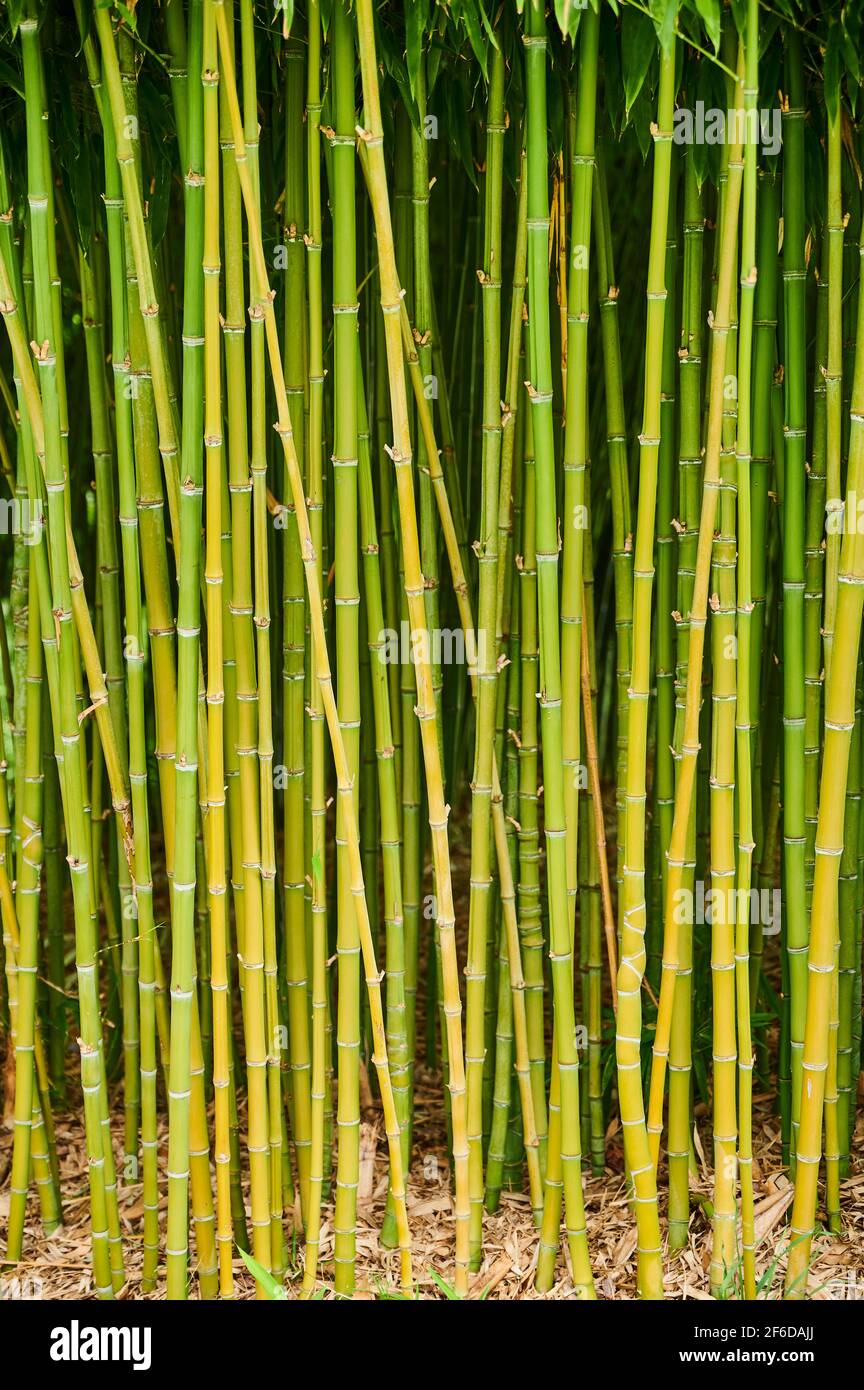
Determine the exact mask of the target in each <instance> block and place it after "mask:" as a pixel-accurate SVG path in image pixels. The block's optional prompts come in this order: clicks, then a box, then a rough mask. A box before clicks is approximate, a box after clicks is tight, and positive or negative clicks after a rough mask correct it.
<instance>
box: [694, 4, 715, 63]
mask: <svg viewBox="0 0 864 1390" xmlns="http://www.w3.org/2000/svg"><path fill="white" fill-rule="evenodd" d="M696 8H697V10H698V11H699V14H700V16H701V18H702V23H703V24H704V25H705V32H706V34H707V35H708V37H709V39H710V40H711V43H712V44H713V45H714V52H715V53H718V52H719V51H720V0H696Z"/></svg>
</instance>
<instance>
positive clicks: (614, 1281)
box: [0, 1068, 864, 1300]
mask: <svg viewBox="0 0 864 1390" xmlns="http://www.w3.org/2000/svg"><path fill="white" fill-rule="evenodd" d="M418 1082H419V1085H418V1090H417V1095H416V1102H417V1127H416V1146H415V1154H416V1155H417V1157H416V1158H415V1162H414V1165H413V1168H412V1171H411V1175H410V1180H409V1185H408V1211H409V1219H410V1223H411V1233H412V1240H413V1248H414V1269H415V1279H416V1283H417V1289H418V1293H419V1295H420V1297H422V1298H443V1297H445V1296H446V1295H445V1293H444V1292H443V1291H442V1289H441V1287H440V1285H439V1284H438V1283H436V1281H435V1279H434V1277H433V1274H432V1272H431V1271H435V1273H436V1274H438V1275H439V1276H441V1278H443V1279H444V1280H445V1281H452V1278H453V1219H452V1218H453V1209H452V1202H451V1197H450V1186H449V1176H450V1175H449V1171H448V1166H447V1158H446V1144H445V1136H444V1133H443V1131H442V1129H441V1124H440V1113H441V1092H440V1077H438V1076H436V1075H435V1074H433V1073H430V1072H428V1071H425V1070H424V1069H423V1068H421V1069H420V1071H419V1075H418ZM366 1096H367V1099H371V1097H370V1096H369V1092H368V1090H367V1092H366ZM114 1113H115V1114H116V1115H121V1114H122V1110H121V1109H115V1110H114ZM707 1123H708V1122H707V1121H705V1120H704V1119H703V1121H702V1124H703V1126H707ZM701 1140H702V1145H704V1153H700V1154H699V1159H700V1163H701V1165H702V1172H703V1180H702V1182H701V1183H700V1185H699V1189H698V1190H699V1192H700V1193H702V1194H704V1195H705V1196H706V1197H710V1192H711V1175H710V1171H709V1169H708V1167H707V1163H706V1161H705V1157H704V1154H709V1153H710V1132H709V1129H708V1128H707V1127H704V1128H703V1131H702V1135H701ZM57 1142H58V1149H59V1158H60V1165H61V1171H62V1186H63V1211H64V1217H65V1223H66V1224H65V1225H64V1226H63V1227H62V1228H61V1229H60V1230H58V1231H56V1232H55V1233H54V1234H53V1235H52V1236H51V1237H50V1238H48V1239H46V1238H45V1237H44V1235H43V1234H42V1229H41V1225H40V1222H39V1212H38V1204H37V1202H36V1199H35V1197H34V1198H33V1199H32V1200H31V1203H30V1208H29V1222H28V1228H27V1237H26V1244H25V1260H24V1262H23V1263H22V1265H21V1266H19V1268H18V1270H17V1271H16V1273H17V1275H18V1277H19V1279H20V1280H21V1281H22V1287H28V1286H29V1289H30V1291H31V1293H32V1292H34V1291H37V1290H39V1291H41V1296H42V1297H43V1298H52V1299H78V1298H87V1297H90V1296H92V1295H91V1281H90V1253H89V1252H90V1240H89V1202H88V1192H87V1159H86V1152H85V1147H84V1134H83V1127H82V1125H81V1123H80V1122H79V1120H78V1117H77V1116H76V1115H75V1114H65V1115H58V1117H57ZM115 1143H116V1146H117V1159H118V1169H119V1171H121V1172H122V1153H121V1149H122V1132H121V1130H120V1129H118V1130H117V1133H116V1135H115ZM700 1147H701V1146H700ZM11 1151H12V1134H11V1131H10V1130H4V1131H3V1132H2V1133H0V1241H3V1242H4V1243H5V1221H6V1216H7V1214H8V1209H9V1194H8V1183H9V1165H10V1161H11ZM607 1153H608V1159H609V1166H608V1167H607V1169H606V1172H605V1174H604V1176H603V1177H602V1178H593V1177H591V1178H586V1179H585V1195H586V1207H587V1218H588V1230H589V1239H590V1246H591V1256H592V1261H593V1267H594V1275H595V1280H596V1285H597V1294H598V1297H599V1298H601V1299H629V1298H633V1297H635V1292H636V1259H635V1244H636V1228H635V1224H634V1221H633V1219H632V1217H631V1214H630V1212H629V1210H628V1206H627V1197H626V1192H625V1185H624V1180H623V1177H622V1174H621V1171H620V1170H621V1157H622V1155H621V1149H620V1132H618V1131H616V1129H615V1126H614V1124H613V1128H612V1132H611V1133H610V1135H609V1142H608V1146H607ZM754 1153H755V1156H756V1162H755V1164H754V1179H755V1183H756V1203H757V1205H756V1231H757V1240H759V1242H760V1249H759V1260H758V1271H759V1274H762V1273H763V1272H764V1271H765V1270H766V1269H768V1270H769V1275H768V1280H767V1281H766V1283H767V1285H768V1286H767V1287H766V1288H765V1290H764V1295H763V1296H766V1297H769V1298H771V1297H773V1298H777V1297H779V1296H780V1292H781V1289H782V1269H783V1263H782V1258H781V1260H780V1261H779V1263H776V1268H775V1270H774V1272H773V1278H772V1276H771V1270H770V1266H771V1265H772V1263H774V1262H775V1261H776V1258H777V1255H778V1253H779V1252H780V1251H782V1248H783V1246H784V1244H785V1240H786V1235H785V1230H786V1222H787V1220H788V1209H789V1206H790V1203H791V1200H792V1187H791V1184H790V1183H789V1181H788V1179H787V1177H786V1176H785V1174H784V1172H783V1170H782V1167H781V1163H780V1131H779V1122H778V1120H777V1119H776V1117H775V1116H774V1115H773V1114H772V1113H771V1107H770V1098H769V1097H768V1096H764V1097H757V1100H756V1104H755V1106H754ZM362 1154H363V1161H362V1168H361V1183H360V1200H359V1222H358V1224H359V1229H358V1238H357V1263H358V1294H357V1296H358V1297H360V1298H367V1299H374V1298H379V1297H382V1296H383V1297H386V1296H387V1295H388V1293H389V1294H390V1296H392V1295H393V1294H394V1293H395V1291H396V1290H397V1288H398V1257H397V1255H396V1254H395V1253H394V1252H393V1251H389V1250H385V1249H383V1247H382V1246H381V1245H380V1244H379V1240H378V1232H379V1230H380V1226H381V1220H382V1217H383V1213H384V1203H385V1198H386V1191H387V1152H386V1144H385V1143H384V1142H383V1141H382V1130H381V1127H380V1119H379V1117H378V1116H377V1115H376V1113H375V1111H374V1110H372V1109H369V1110H367V1119H366V1122H365V1123H364V1127H363V1131H362ZM842 1198H843V1202H842V1206H843V1212H844V1229H843V1233H842V1234H841V1235H838V1236H835V1235H829V1234H827V1233H826V1234H824V1235H822V1236H820V1237H819V1238H818V1240H817V1241H816V1243H815V1247H814V1260H813V1265H812V1276H811V1297H813V1298H817V1299H839V1300H846V1299H856V1298H857V1299H864V1117H861V1116H859V1122H858V1129H857V1134H856V1142H855V1159H854V1163H853V1171H852V1175H851V1177H850V1178H849V1179H848V1180H847V1181H846V1182H845V1183H844V1184H843V1189H842ZM163 1202H164V1199H163ZM141 1215H142V1207H141V1188H140V1186H134V1185H133V1186H128V1187H124V1188H122V1189H121V1220H122V1222H123V1226H124V1248H125V1253H126V1267H127V1275H128V1278H127V1283H126V1286H125V1289H124V1290H123V1293H122V1294H121V1297H124V1298H130V1299H134V1298H139V1297H141V1294H140V1290H139V1271H140V1252H141V1244H140V1242H141V1236H140V1227H141ZM289 1224H290V1223H289ZM484 1236H485V1239H484V1259H483V1264H482V1267H481V1269H480V1271H479V1272H478V1274H477V1275H476V1277H475V1278H474V1280H473V1285H472V1294H473V1296H474V1297H478V1298H479V1297H484V1296H485V1297H488V1298H490V1299H539V1298H544V1299H566V1298H572V1297H574V1294H573V1289H572V1285H571V1283H570V1278H569V1272H568V1266H567V1257H566V1255H565V1253H564V1249H563V1246H562V1254H561V1257H560V1260H559V1268H558V1280H557V1282H556V1284H555V1286H554V1288H553V1289H552V1290H551V1292H550V1293H548V1294H544V1295H540V1294H537V1293H535V1291H534V1288H533V1282H534V1265H535V1261H536V1252H537V1234H536V1231H535V1230H534V1226H533V1222H532V1219H531V1210H530V1206H529V1203H528V1198H527V1195H524V1194H522V1193H516V1192H513V1193H504V1194H502V1200H501V1207H500V1210H499V1211H498V1212H497V1213H496V1214H495V1215H494V1216H488V1215H487V1216H486V1218H485V1222H484ZM332 1239H333V1227H332V1208H331V1207H330V1206H329V1205H328V1206H327V1208H326V1209H325V1213H324V1225H323V1229H322V1242H321V1264H322V1270H321V1272H322V1280H321V1291H322V1295H323V1297H324V1298H328V1297H331V1296H332V1294H331V1292H330V1288H331V1267H329V1266H328V1262H329V1261H330V1260H331V1258H332ZM288 1240H289V1249H291V1248H292V1247H293V1249H294V1251H295V1256H294V1263H293V1267H292V1269H291V1270H290V1272H289V1277H288V1281H287V1288H288V1292H289V1297H291V1296H295V1295H296V1293H297V1291H298V1290H299V1281H300V1275H301V1273H302V1266H301V1260H302V1237H300V1236H298V1237H297V1240H296V1241H294V1240H293V1239H292V1237H291V1235H290V1233H289V1237H288ZM710 1249H711V1229H710V1223H709V1221H708V1219H707V1217H706V1216H705V1215H704V1214H703V1212H702V1209H701V1207H699V1206H698V1204H694V1209H693V1213H692V1216H691V1221H690V1243H689V1245H688V1247H687V1249H685V1250H682V1251H680V1252H679V1253H677V1254H675V1255H673V1256H671V1257H668V1258H667V1260H666V1279H665V1283H666V1292H667V1295H668V1297H670V1298H676V1299H707V1298H710V1294H709V1292H708V1263H709V1258H710ZM235 1272H236V1279H237V1296H238V1297H239V1298H251V1297H254V1294H255V1287H254V1281H253V1280H252V1278H251V1277H250V1276H249V1274H248V1273H247V1271H246V1268H245V1266H244V1264H243V1261H242V1260H241V1259H240V1257H239V1253H238V1258H237V1262H236V1266H235ZM192 1296H193V1297H195V1296H196V1294H195V1290H194V1288H193V1290H192ZM148 1297H152V1298H157V1299H158V1298H164V1287H161V1286H160V1287H158V1288H157V1290H156V1291H155V1293H153V1294H152V1295H148Z"/></svg>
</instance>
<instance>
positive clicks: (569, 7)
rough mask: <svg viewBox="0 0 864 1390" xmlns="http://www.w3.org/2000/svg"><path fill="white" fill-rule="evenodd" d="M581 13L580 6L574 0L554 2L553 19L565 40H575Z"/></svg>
mask: <svg viewBox="0 0 864 1390" xmlns="http://www.w3.org/2000/svg"><path fill="white" fill-rule="evenodd" d="M581 13H582V6H581V5H577V4H576V3H575V0H555V18H556V19H557V21H558V28H559V29H560V30H561V33H562V34H563V35H564V37H565V39H575V37H576V31H577V29H578V28H579V19H580V16H581Z"/></svg>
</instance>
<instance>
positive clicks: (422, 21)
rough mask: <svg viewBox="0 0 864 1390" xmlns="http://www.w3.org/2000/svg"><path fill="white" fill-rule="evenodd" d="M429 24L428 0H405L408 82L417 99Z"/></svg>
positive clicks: (412, 93)
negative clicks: (419, 75)
mask: <svg viewBox="0 0 864 1390" xmlns="http://www.w3.org/2000/svg"><path fill="white" fill-rule="evenodd" d="M428 24H429V3H428V0H406V4H405V56H406V58H407V60H408V82H409V84H410V86H411V95H412V96H413V97H414V100H415V101H416V100H417V77H418V74H419V72H420V63H421V60H422V57H423V39H424V37H425V35H426V29H427V26H428Z"/></svg>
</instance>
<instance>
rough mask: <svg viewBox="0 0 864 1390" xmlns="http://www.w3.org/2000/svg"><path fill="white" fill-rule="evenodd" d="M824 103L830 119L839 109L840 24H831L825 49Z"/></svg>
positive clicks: (833, 119) (835, 117)
mask: <svg viewBox="0 0 864 1390" xmlns="http://www.w3.org/2000/svg"><path fill="white" fill-rule="evenodd" d="M824 83H825V105H826V106H827V108H828V115H829V116H830V118H831V120H832V121H836V119H837V112H838V111H839V109H840V25H839V24H832V25H831V28H830V29H829V31H828V44H827V47H826V49H825V78H824Z"/></svg>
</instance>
